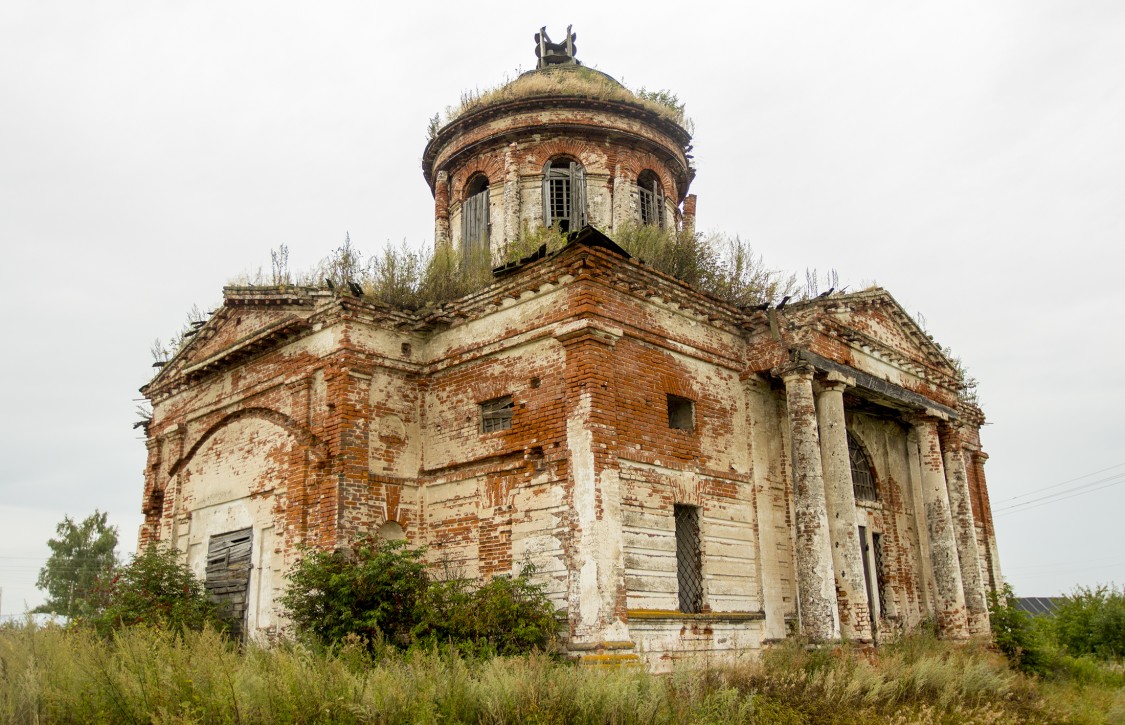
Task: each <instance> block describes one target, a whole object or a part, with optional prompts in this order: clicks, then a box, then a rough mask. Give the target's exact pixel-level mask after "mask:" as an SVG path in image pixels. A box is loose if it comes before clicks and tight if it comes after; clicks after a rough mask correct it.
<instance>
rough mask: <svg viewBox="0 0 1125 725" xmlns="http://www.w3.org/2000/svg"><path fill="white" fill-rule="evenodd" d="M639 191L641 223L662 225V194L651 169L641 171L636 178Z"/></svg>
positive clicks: (658, 180)
mask: <svg viewBox="0 0 1125 725" xmlns="http://www.w3.org/2000/svg"><path fill="white" fill-rule="evenodd" d="M637 190H638V192H639V193H640V205H641V224H652V225H655V226H658V227H662V226H664V195H663V194H662V193H661V192H660V179H658V178H657V176H656V174H655V173H653V172H651V171H648V170H646V171H642V172H641V175H640V177H638V178H637Z"/></svg>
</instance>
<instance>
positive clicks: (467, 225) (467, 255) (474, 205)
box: [461, 174, 489, 265]
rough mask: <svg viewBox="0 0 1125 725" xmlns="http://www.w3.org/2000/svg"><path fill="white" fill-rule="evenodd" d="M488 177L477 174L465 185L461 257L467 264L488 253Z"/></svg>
mask: <svg viewBox="0 0 1125 725" xmlns="http://www.w3.org/2000/svg"><path fill="white" fill-rule="evenodd" d="M488 233H489V206H488V177H486V176H485V175H484V174H477V175H476V176H474V177H473V178H472V179H470V180H469V184H468V185H467V186H466V187H465V201H464V202H462V203H461V259H462V261H463V262H464V263H465V264H466V265H469V264H472V263H473V261H475V260H478V259H480V258H481V257H484V256H486V255H488V252H489V249H488V236H489V234H488Z"/></svg>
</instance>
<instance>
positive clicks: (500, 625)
mask: <svg viewBox="0 0 1125 725" xmlns="http://www.w3.org/2000/svg"><path fill="white" fill-rule="evenodd" d="M533 573H534V569H533V568H527V569H524V570H523V571H522V572H520V575H519V576H516V577H508V576H497V577H493V578H492V579H491V580H489V581H488V582H487V583H486V584H484V585H482V586H481V587H479V588H473V587H472V586H471V585H470V583H469V582H467V581H465V580H464V579H451V580H448V581H442V582H435V583H434V584H432V585H431V586H430V589H429V591H428V592H427V593H426V598H425V603H424V611H425V618H424V620H423V622H422V626H420V627H419V628H418V630H417V631H416V634H417V635H418V638H419V639H420V640H428V641H431V642H436V643H445V642H448V643H452V644H455V645H456V646H457V647H458V648H459V649H461V650H462V651H465V652H468V653H474V654H499V655H516V654H523V653H527V652H532V651H535V650H540V651H547V650H549V649H550V648H551V647H552V645H553V644H554V642H555V639H556V637H557V634H558V627H559V623H558V620H557V619H556V617H555V611H554V606H553V605H552V604H551V601H550V600H549V599H548V598H547V595H546V594H544V593H543V587H542V586H541V585H539V584H536V583H534V582H533V581H531V578H530V576H531V574H533Z"/></svg>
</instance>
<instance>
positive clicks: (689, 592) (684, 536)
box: [673, 504, 703, 614]
mask: <svg viewBox="0 0 1125 725" xmlns="http://www.w3.org/2000/svg"><path fill="white" fill-rule="evenodd" d="M673 511H674V515H675V518H676V584H677V587H678V591H679V599H680V611H681V612H687V613H689V614H694V613H696V612H700V611H702V610H703V556H702V554H701V552H700V546H699V544H700V541H699V539H700V537H699V507H698V506H682V505H680V504H676V505H675V506H674V507H673Z"/></svg>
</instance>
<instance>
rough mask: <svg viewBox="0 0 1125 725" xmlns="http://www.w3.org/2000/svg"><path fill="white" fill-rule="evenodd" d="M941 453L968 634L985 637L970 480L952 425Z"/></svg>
mask: <svg viewBox="0 0 1125 725" xmlns="http://www.w3.org/2000/svg"><path fill="white" fill-rule="evenodd" d="M941 433H942V435H941V450H942V456H943V462H944V463H945V480H946V484H947V486H948V488H949V509H950V513H951V514H952V516H953V527H954V529H955V530H956V533H957V558H958V561H959V562H960V564H961V586H962V589H963V590H964V593H965V609H966V612H967V614H968V618H969V632H970V633H972V634H988V632H989V624H988V604H987V602H986V600H985V596H984V585H983V583H982V582H983V577H982V576H981V558H980V551H979V547H977V528H976V524H975V522H974V521H973V504H972V501H971V500H970V499H969V477H968V475H967V474H966V472H965V452H964V449H963V446H962V442H961V437H960V435H959V434H958V432H957V430H956V429H955V428H954V427H953V426H943V427H942V431H941Z"/></svg>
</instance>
